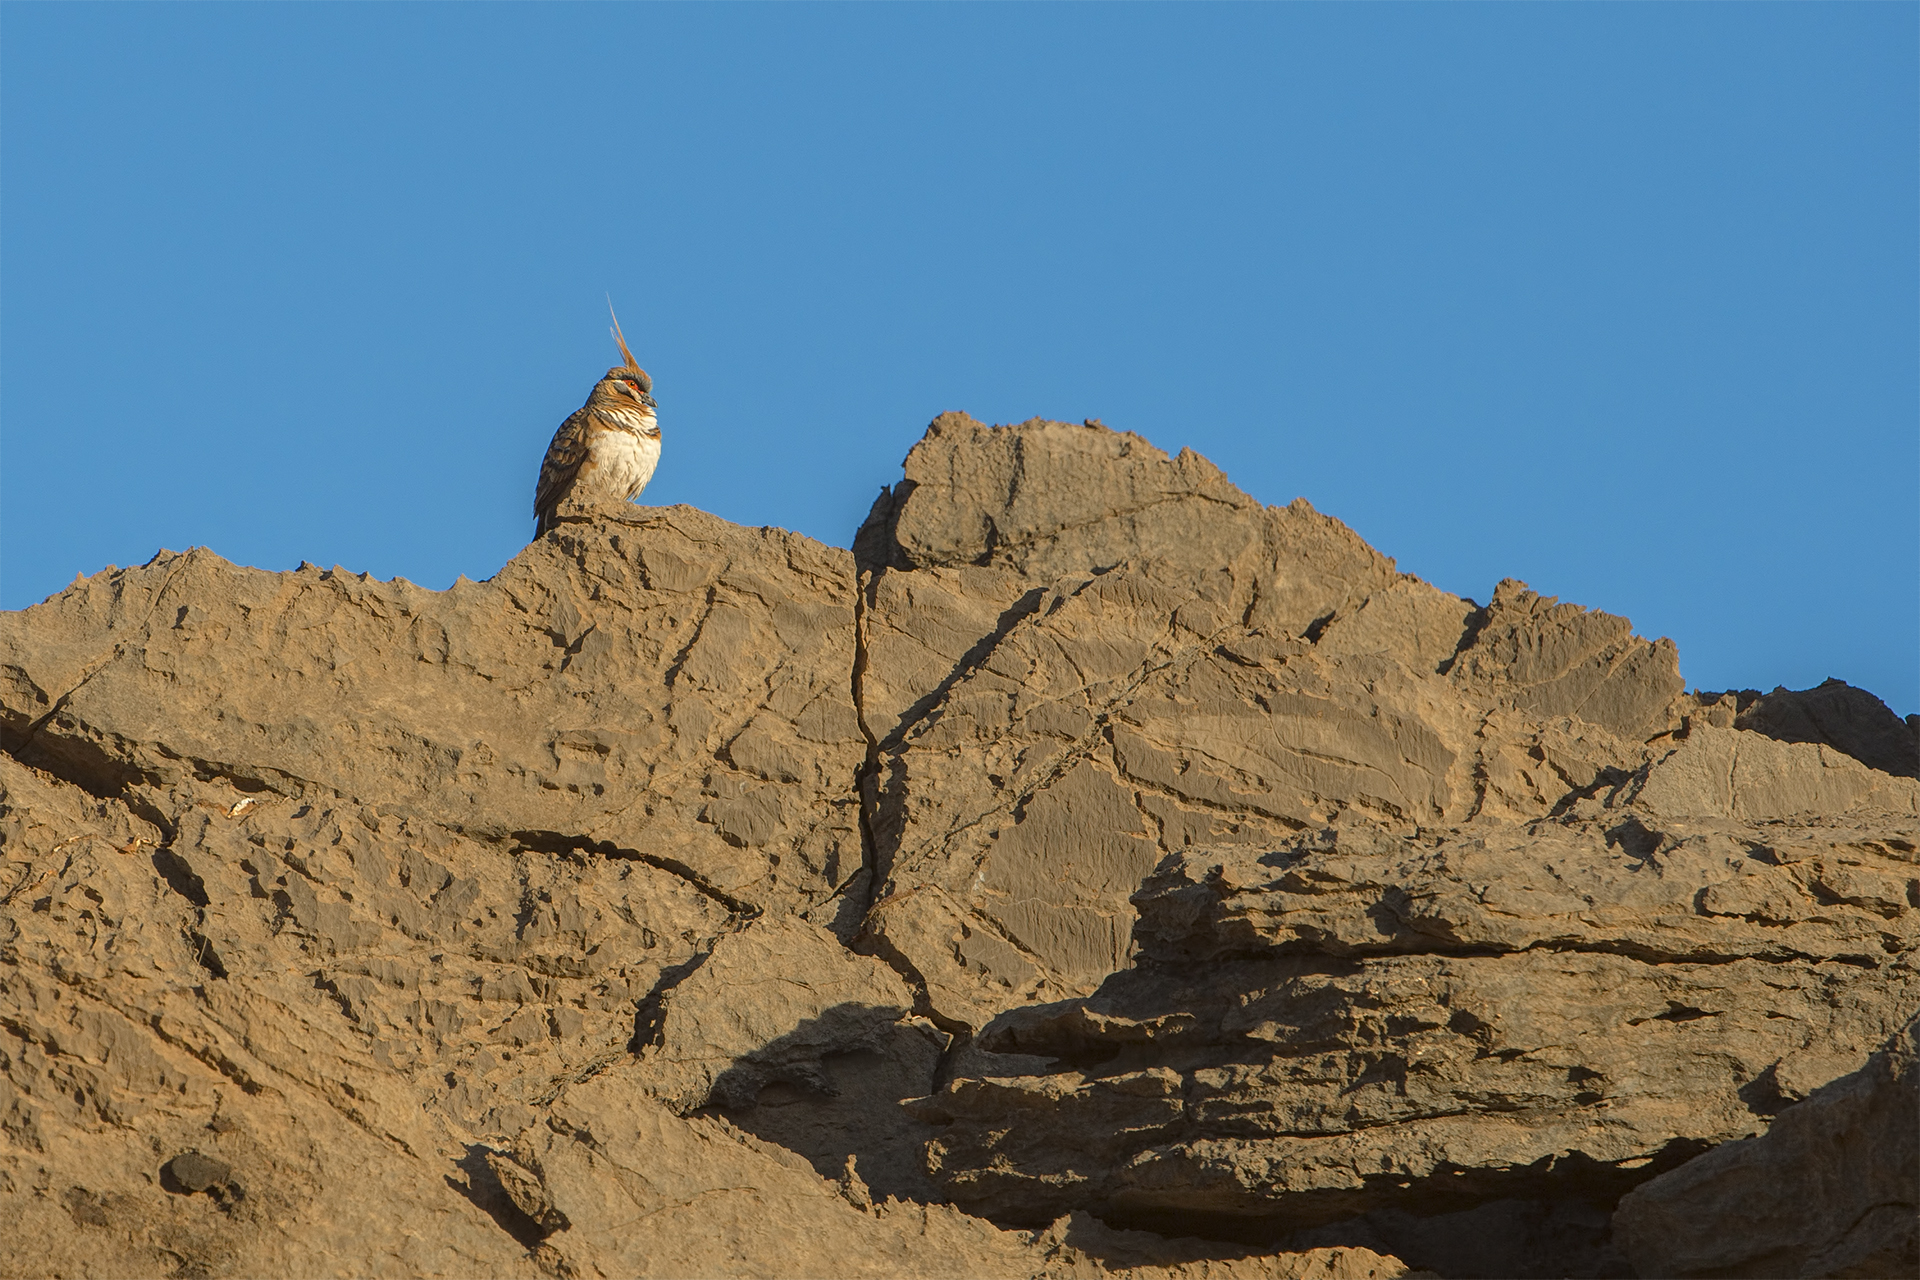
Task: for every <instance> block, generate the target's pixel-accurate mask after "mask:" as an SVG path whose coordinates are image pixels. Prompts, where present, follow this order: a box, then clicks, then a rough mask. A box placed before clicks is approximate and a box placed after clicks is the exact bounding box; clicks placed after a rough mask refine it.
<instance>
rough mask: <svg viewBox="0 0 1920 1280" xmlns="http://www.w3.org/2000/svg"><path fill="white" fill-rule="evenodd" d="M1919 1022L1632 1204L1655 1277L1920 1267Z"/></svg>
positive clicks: (1626, 1215)
mask: <svg viewBox="0 0 1920 1280" xmlns="http://www.w3.org/2000/svg"><path fill="white" fill-rule="evenodd" d="M1917 1059H1920V1023H1912V1024H1909V1025H1908V1026H1907V1027H1905V1028H1903V1029H1902V1030H1901V1031H1900V1032H1899V1033H1898V1034H1896V1035H1895V1036H1894V1037H1893V1038H1892V1040H1891V1041H1890V1042H1889V1043H1888V1044H1887V1045H1886V1046H1885V1047H1884V1048H1882V1049H1881V1050H1880V1051H1879V1052H1878V1053H1876V1054H1874V1056H1873V1057H1872V1059H1870V1060H1869V1061H1868V1063H1867V1065H1865V1066H1864V1067H1862V1068H1861V1069H1860V1070H1858V1071H1856V1072H1854V1073H1852V1074H1851V1075H1847V1076H1843V1077H1842V1078H1840V1079H1838V1080H1835V1081H1833V1082H1832V1083H1831V1084H1828V1085H1825V1086H1824V1087H1822V1088H1820V1089H1817V1090H1815V1091H1814V1092H1813V1094H1812V1095H1811V1096H1809V1097H1808V1098H1807V1100H1806V1101H1804V1102H1801V1103H1798V1104H1797V1105H1795V1106H1792V1107H1789V1108H1787V1109H1786V1110H1785V1111H1783V1112H1782V1113H1781V1114H1780V1116H1779V1117H1778V1118H1777V1119H1776V1120H1775V1121H1774V1123H1773V1127H1772V1128H1771V1129H1769V1130H1768V1131H1767V1132H1766V1133H1765V1134H1764V1135H1762V1136H1760V1137H1757V1138H1749V1139H1747V1140H1745V1141H1742V1142H1734V1143H1729V1144H1728V1145H1726V1146H1724V1147H1720V1148H1718V1149H1716V1150H1714V1151H1710V1152H1708V1153H1707V1154H1706V1155H1703V1156H1700V1157H1699V1158H1697V1159H1694V1160H1690V1161H1688V1162H1687V1163H1686V1164H1683V1165H1681V1166H1680V1167H1679V1168H1678V1169H1675V1170H1673V1171H1672V1172H1670V1173H1665V1174H1662V1175H1661V1176H1660V1177H1658V1178H1655V1179H1653V1180H1652V1181H1651V1182H1647V1183H1643V1184H1642V1185H1640V1186H1638V1187H1636V1188H1634V1190H1633V1191H1631V1192H1630V1193H1628V1195H1627V1196H1626V1197H1625V1198H1624V1199H1623V1200H1621V1202H1620V1209H1619V1212H1618V1214H1617V1215H1616V1216H1615V1223H1616V1227H1615V1230H1616V1233H1617V1234H1618V1235H1619V1237H1620V1239H1621V1243H1622V1245H1623V1246H1624V1248H1625V1250H1626V1253H1627V1256H1628V1257H1629V1258H1630V1259H1632V1261H1633V1265H1634V1267H1635V1269H1636V1270H1638V1272H1639V1273H1640V1274H1641V1275H1643V1276H1904V1275H1913V1274H1914V1273H1915V1272H1916V1270H1920V1061H1917Z"/></svg>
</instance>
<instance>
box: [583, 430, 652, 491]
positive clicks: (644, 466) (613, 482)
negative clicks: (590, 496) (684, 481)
mask: <svg viewBox="0 0 1920 1280" xmlns="http://www.w3.org/2000/svg"><path fill="white" fill-rule="evenodd" d="M589 448H590V450H591V453H592V456H593V466H592V468H591V475H590V476H587V477H583V478H585V479H589V480H590V483H591V484H592V486H593V488H594V490H595V492H596V493H599V494H604V495H606V496H607V497H610V498H620V499H622V500H623V501H627V502H631V501H633V500H634V499H635V498H637V497H639V496H640V491H641V490H642V489H644V488H646V487H647V481H649V480H651V479H653V469H654V468H655V467H657V466H659V465H660V438H659V437H658V436H639V435H635V434H634V433H633V432H631V431H601V432H598V433H596V435H595V436H594V439H593V443H592V444H591V445H590V446H589Z"/></svg>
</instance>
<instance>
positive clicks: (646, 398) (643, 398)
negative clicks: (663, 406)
mask: <svg viewBox="0 0 1920 1280" xmlns="http://www.w3.org/2000/svg"><path fill="white" fill-rule="evenodd" d="M640 403H641V404H643V405H645V406H647V408H649V409H657V408H659V406H658V405H656V404H654V402H653V397H652V396H650V395H648V394H647V393H646V392H644V391H642V392H641V393H640Z"/></svg>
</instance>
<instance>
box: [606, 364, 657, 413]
mask: <svg viewBox="0 0 1920 1280" xmlns="http://www.w3.org/2000/svg"><path fill="white" fill-rule="evenodd" d="M593 398H594V399H595V400H599V401H602V402H603V403H604V402H611V403H613V404H623V405H627V406H629V407H631V406H632V405H635V404H638V405H639V406H640V407H641V408H643V409H645V410H646V411H647V412H648V413H652V412H653V410H654V403H653V379H652V378H649V377H648V376H647V371H646V370H645V369H629V368H627V367H626V366H624V365H615V366H614V367H613V368H611V369H609V370H607V376H606V377H604V378H602V379H600V382H599V385H597V386H595V387H594V389H593Z"/></svg>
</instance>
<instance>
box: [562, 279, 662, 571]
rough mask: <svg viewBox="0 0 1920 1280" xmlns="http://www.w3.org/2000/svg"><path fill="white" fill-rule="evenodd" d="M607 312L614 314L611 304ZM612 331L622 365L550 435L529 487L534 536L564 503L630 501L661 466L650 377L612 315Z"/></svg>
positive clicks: (615, 368) (594, 388)
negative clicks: (531, 494)
mask: <svg viewBox="0 0 1920 1280" xmlns="http://www.w3.org/2000/svg"><path fill="white" fill-rule="evenodd" d="M607 311H608V313H609V314H611V313H612V312H613V304H612V303H611V302H609V303H608V304H607ZM611 332H612V334H613V340H614V341H615V342H617V343H619V344H620V354H621V355H622V356H623V357H625V359H626V363H625V364H617V365H615V366H614V367H613V368H611V369H609V370H607V373H606V376H605V377H603V378H601V379H600V381H598V382H596V383H595V384H594V386H593V391H592V393H591V394H589V395H588V396H587V402H586V403H585V404H583V405H581V406H580V407H579V408H578V409H576V410H574V412H573V413H572V414H571V415H569V416H568V418H567V420H566V421H565V422H563V423H561V424H560V429H559V430H558V431H556V432H554V433H553V443H552V444H549V445H548V446H547V456H546V458H545V459H543V460H542V461H541V463H540V479H539V482H538V483H536V484H535V485H534V488H533V536H534V537H536V538H538V537H540V536H542V535H543V534H545V533H546V532H547V531H548V530H549V529H553V528H555V527H557V526H558V525H559V523H560V520H559V514H558V513H559V509H560V505H561V503H563V502H565V501H567V500H568V499H573V500H576V501H580V500H585V501H589V502H591V501H596V500H598V501H621V502H631V501H633V500H634V499H635V498H637V497H639V496H640V491H641V490H642V489H645V488H646V487H647V481H649V480H651V479H653V470H654V468H655V467H657V466H659V465H660V420H659V418H658V417H657V416H656V415H655V413H654V409H655V405H654V400H653V379H652V378H650V377H648V376H647V371H646V370H645V369H642V368H641V367H640V362H639V361H637V360H635V359H634V358H633V352H631V351H629V350H628V349H627V335H626V334H624V333H622V332H621V331H620V317H619V316H618V315H615V316H614V317H613V329H612V331H611Z"/></svg>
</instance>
